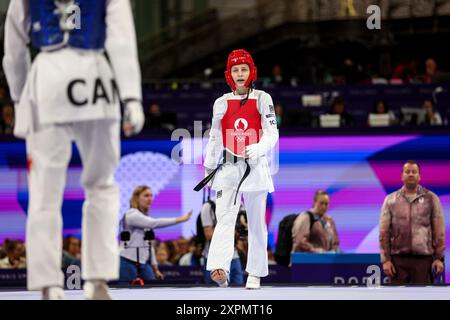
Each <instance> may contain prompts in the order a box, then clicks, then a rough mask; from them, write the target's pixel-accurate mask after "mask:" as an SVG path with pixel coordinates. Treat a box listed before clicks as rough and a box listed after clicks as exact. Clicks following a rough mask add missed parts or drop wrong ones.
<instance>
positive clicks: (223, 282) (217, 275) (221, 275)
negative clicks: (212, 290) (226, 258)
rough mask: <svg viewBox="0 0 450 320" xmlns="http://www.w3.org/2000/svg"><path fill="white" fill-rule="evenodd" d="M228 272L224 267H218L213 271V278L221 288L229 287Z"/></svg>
mask: <svg viewBox="0 0 450 320" xmlns="http://www.w3.org/2000/svg"><path fill="white" fill-rule="evenodd" d="M227 278H228V276H227V272H226V271H225V270H223V269H216V270H213V271H211V279H212V280H213V281H214V282H215V283H217V284H218V285H219V287H221V288H226V287H228V279H227Z"/></svg>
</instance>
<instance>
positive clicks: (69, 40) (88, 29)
mask: <svg viewBox="0 0 450 320" xmlns="http://www.w3.org/2000/svg"><path fill="white" fill-rule="evenodd" d="M57 2H62V3H63V2H71V1H64V0H59V1H58V0H28V7H29V14H30V18H31V42H32V44H33V46H34V47H36V48H39V49H44V50H45V49H53V48H60V47H63V46H66V45H67V46H70V47H73V48H79V49H86V50H89V49H94V50H98V49H103V48H104V47H105V38H106V22H105V16H106V0H75V1H72V2H73V4H74V5H73V6H70V7H68V8H67V9H66V10H62V11H63V13H61V12H60V11H61V9H59V10H58V6H57V5H56V3H57ZM64 13H65V14H66V15H64ZM77 14H79V19H78V21H79V22H80V24H79V28H77V26H76V25H75V26H74V27H72V28H70V29H66V30H64V29H63V28H62V27H61V22H62V23H63V24H64V23H66V21H72V22H75V21H77V17H76V15H77ZM72 25H73V24H72Z"/></svg>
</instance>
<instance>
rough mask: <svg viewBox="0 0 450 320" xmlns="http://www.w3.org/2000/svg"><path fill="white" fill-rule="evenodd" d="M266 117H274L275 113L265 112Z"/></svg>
mask: <svg viewBox="0 0 450 320" xmlns="http://www.w3.org/2000/svg"><path fill="white" fill-rule="evenodd" d="M266 118H275V115H274V114H273V113H271V114H266Z"/></svg>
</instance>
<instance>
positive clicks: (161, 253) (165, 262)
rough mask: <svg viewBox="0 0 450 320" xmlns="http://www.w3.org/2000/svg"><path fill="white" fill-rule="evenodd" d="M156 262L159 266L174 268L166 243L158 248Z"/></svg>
mask: <svg viewBox="0 0 450 320" xmlns="http://www.w3.org/2000/svg"><path fill="white" fill-rule="evenodd" d="M156 261H157V262H158V266H173V263H172V262H170V261H169V253H168V252H167V247H166V245H165V244H164V243H162V244H161V245H159V246H158V247H157V248H156Z"/></svg>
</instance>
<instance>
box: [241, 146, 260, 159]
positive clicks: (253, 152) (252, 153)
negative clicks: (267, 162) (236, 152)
mask: <svg viewBox="0 0 450 320" xmlns="http://www.w3.org/2000/svg"><path fill="white" fill-rule="evenodd" d="M245 155H246V156H248V157H249V158H250V159H251V160H255V159H256V158H259V157H262V156H263V155H264V152H263V151H262V150H261V147H260V146H259V144H257V143H255V144H252V145H249V146H247V147H246V148H245Z"/></svg>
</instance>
